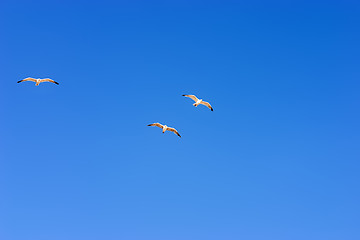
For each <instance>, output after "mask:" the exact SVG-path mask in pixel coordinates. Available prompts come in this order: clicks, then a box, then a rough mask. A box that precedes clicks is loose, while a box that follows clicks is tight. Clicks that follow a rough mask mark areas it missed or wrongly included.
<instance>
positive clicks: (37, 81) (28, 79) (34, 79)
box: [17, 77, 59, 86]
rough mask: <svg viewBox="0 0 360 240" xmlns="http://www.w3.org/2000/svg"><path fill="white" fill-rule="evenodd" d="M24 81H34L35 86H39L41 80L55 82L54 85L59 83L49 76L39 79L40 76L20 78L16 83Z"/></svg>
mask: <svg viewBox="0 0 360 240" xmlns="http://www.w3.org/2000/svg"><path fill="white" fill-rule="evenodd" d="M26 81H30V82H35V83H36V84H35V86H39V84H40V83H42V82H52V83H55V84H56V85H59V83H58V82H55V81H54V80H52V79H50V78H43V79H41V78H31V77H28V78H25V79H23V80H20V81H18V82H17V83H21V82H26Z"/></svg>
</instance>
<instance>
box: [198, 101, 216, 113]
mask: <svg viewBox="0 0 360 240" xmlns="http://www.w3.org/2000/svg"><path fill="white" fill-rule="evenodd" d="M200 104H202V105H205V106H207V107H208V108H210V109H211V111H214V109H213V108H212V107H211V105H210V103H208V102H204V101H201V103H200Z"/></svg>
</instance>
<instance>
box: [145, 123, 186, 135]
mask: <svg viewBox="0 0 360 240" xmlns="http://www.w3.org/2000/svg"><path fill="white" fill-rule="evenodd" d="M148 126H156V127H159V128H161V129H162V132H163V133H165V131H170V132H173V133H175V134H176V135H178V136H179V137H181V136H180V134H179V133H178V131H176V129H175V128H172V127H168V126H166V125H162V124H160V123H152V124H149V125H148Z"/></svg>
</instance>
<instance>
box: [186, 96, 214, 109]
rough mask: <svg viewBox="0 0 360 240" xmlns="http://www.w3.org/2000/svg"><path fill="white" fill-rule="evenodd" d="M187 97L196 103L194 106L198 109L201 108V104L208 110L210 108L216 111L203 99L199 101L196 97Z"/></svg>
mask: <svg viewBox="0 0 360 240" xmlns="http://www.w3.org/2000/svg"><path fill="white" fill-rule="evenodd" d="M183 96H185V97H188V98H191V99H192V100H194V101H195V103H194V104H193V106H195V107H197V106H199V104H202V105H205V106H207V107H208V108H210V110H211V111H214V109H213V108H212V107H211V105H210V103H208V102H205V101H203V100H202V99H198V98H197V97H196V96H195V95H185V94H184V95H183Z"/></svg>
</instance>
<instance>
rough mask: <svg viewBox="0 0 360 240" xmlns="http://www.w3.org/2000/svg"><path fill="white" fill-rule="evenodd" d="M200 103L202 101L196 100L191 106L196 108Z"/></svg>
mask: <svg viewBox="0 0 360 240" xmlns="http://www.w3.org/2000/svg"><path fill="white" fill-rule="evenodd" d="M201 102H202V99H198V100H197V101H196V103H194V104H193V105H194V106H195V107H197V106H199V104H201Z"/></svg>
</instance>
